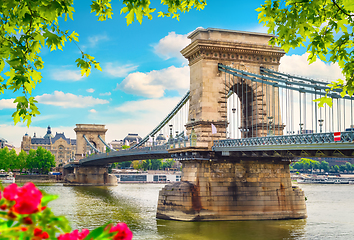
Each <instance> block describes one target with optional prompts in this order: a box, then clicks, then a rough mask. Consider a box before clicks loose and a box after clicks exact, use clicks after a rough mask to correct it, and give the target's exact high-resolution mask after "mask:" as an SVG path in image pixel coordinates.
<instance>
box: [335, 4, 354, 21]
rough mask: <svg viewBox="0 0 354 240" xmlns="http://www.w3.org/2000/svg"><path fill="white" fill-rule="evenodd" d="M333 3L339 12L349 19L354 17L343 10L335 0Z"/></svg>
mask: <svg viewBox="0 0 354 240" xmlns="http://www.w3.org/2000/svg"><path fill="white" fill-rule="evenodd" d="M332 2H333V4H334V5H335V6H336V7H337V8H338V9H339V10H341V11H342V13H344V14H345V15H347V16H348V17H354V15H351V14H348V13H347V12H346V11H344V9H343V8H341V7H340V6H339V5H338V4H337V3H336V1H335V0H332Z"/></svg>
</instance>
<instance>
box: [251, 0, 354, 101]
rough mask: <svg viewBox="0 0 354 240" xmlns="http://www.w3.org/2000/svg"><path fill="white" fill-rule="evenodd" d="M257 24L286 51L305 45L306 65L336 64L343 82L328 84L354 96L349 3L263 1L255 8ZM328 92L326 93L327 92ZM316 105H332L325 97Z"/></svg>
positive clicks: (353, 14)
mask: <svg viewBox="0 0 354 240" xmlns="http://www.w3.org/2000/svg"><path fill="white" fill-rule="evenodd" d="M257 11H258V12H259V15H258V17H259V19H260V22H261V23H263V24H264V26H266V27H268V33H272V34H275V35H277V36H278V37H274V38H272V39H271V43H272V44H277V45H279V46H281V47H282V48H283V49H284V50H285V51H286V52H287V51H289V49H290V48H297V47H300V46H305V44H308V45H307V52H308V53H309V54H310V55H309V57H308V61H309V63H310V64H311V63H313V62H314V61H315V60H316V59H317V58H320V59H321V60H322V61H327V62H332V63H335V62H337V63H338V64H339V66H340V68H341V69H342V73H343V75H344V76H345V80H346V81H343V80H341V79H338V80H337V82H332V83H331V84H329V87H331V89H340V90H341V96H342V97H344V96H345V95H347V94H348V95H349V96H352V95H353V93H354V81H353V80H354V54H353V47H354V33H353V27H354V5H353V1H352V0H332V1H329V0H298V1H296V0H286V1H280V0H266V1H265V3H264V4H263V5H262V6H261V7H260V8H258V9H257ZM328 92H329V91H327V93H328ZM316 101H318V102H319V106H323V105H324V104H328V105H329V106H332V99H331V98H329V97H328V96H327V95H326V96H324V97H322V98H319V99H317V100H316Z"/></svg>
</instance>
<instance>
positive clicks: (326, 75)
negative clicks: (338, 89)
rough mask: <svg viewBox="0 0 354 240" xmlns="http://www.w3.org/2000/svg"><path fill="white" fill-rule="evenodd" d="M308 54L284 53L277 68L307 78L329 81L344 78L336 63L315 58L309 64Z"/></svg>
mask: <svg viewBox="0 0 354 240" xmlns="http://www.w3.org/2000/svg"><path fill="white" fill-rule="evenodd" d="M308 56H309V54H308V53H304V54H303V55H301V56H300V55H295V54H294V55H290V56H287V55H285V56H284V57H282V58H281V60H280V63H281V64H280V66H279V70H280V71H282V72H285V73H289V74H296V75H298V76H304V77H308V78H314V79H318V80H324V81H327V82H331V81H334V80H337V79H338V78H342V79H343V78H344V77H343V75H342V73H341V69H340V68H339V66H338V64H337V63H336V64H332V63H330V64H328V63H325V62H322V61H321V60H320V59H317V60H316V61H315V62H314V63H312V64H309V63H308V61H307V58H308Z"/></svg>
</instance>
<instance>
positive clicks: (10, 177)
mask: <svg viewBox="0 0 354 240" xmlns="http://www.w3.org/2000/svg"><path fill="white" fill-rule="evenodd" d="M0 182H1V183H15V177H14V174H13V173H12V172H9V173H6V172H4V171H1V172H0Z"/></svg>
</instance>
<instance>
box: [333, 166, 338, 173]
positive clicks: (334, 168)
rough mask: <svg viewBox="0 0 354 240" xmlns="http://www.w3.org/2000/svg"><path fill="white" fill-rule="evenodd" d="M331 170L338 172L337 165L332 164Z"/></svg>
mask: <svg viewBox="0 0 354 240" xmlns="http://www.w3.org/2000/svg"><path fill="white" fill-rule="evenodd" d="M333 170H334V172H336V173H339V167H338V165H334V166H333Z"/></svg>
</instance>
